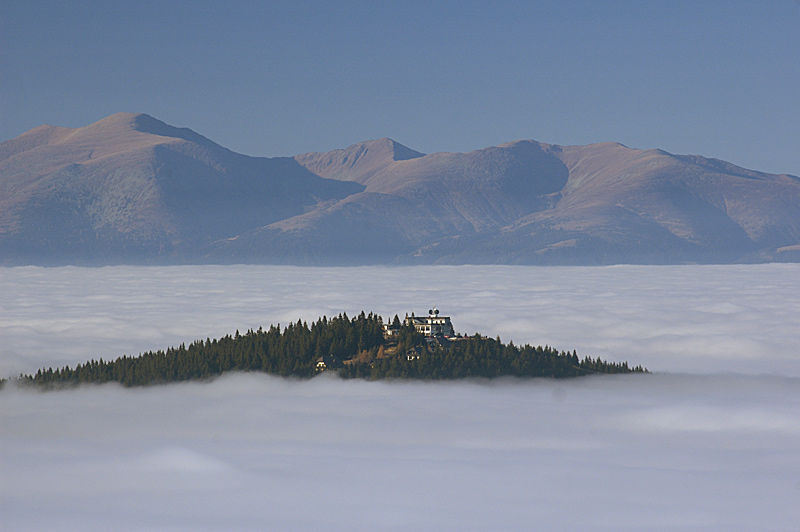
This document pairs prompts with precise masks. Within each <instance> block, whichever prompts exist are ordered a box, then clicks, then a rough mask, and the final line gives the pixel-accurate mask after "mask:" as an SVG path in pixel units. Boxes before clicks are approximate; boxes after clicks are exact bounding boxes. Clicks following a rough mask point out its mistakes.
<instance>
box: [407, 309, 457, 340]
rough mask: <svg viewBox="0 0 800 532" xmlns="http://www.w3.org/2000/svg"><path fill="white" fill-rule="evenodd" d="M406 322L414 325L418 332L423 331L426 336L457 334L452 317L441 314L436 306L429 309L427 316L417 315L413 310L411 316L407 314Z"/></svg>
mask: <svg viewBox="0 0 800 532" xmlns="http://www.w3.org/2000/svg"><path fill="white" fill-rule="evenodd" d="M405 323H406V325H413V326H414V329H416V331H417V332H418V333H422V334H424V335H425V336H445V337H450V336H455V334H456V333H455V331H453V324H452V323H450V317H449V316H440V315H439V311H438V310H436V307H434V308H433V310H429V311H428V315H427V316H415V315H414V313H413V312H412V313H411V316H409V315H408V314H406V319H405Z"/></svg>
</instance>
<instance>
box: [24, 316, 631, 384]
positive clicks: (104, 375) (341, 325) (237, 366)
mask: <svg viewBox="0 0 800 532" xmlns="http://www.w3.org/2000/svg"><path fill="white" fill-rule="evenodd" d="M395 320H397V317H395ZM389 353H391V354H389ZM408 353H413V354H415V355H418V358H416V357H414V356H412V357H411V358H412V359H411V360H409V357H408ZM319 361H324V363H325V365H326V367H327V368H336V370H337V371H339V373H340V374H341V375H342V376H343V377H345V378H368V379H384V378H399V379H402V378H411V379H460V378H466V377H488V378H491V377H499V376H503V375H514V376H520V377H557V378H561V377H575V376H579V375H588V374H592V373H629V372H642V371H646V370H645V369H644V368H641V367H636V368H629V367H628V365H627V363H624V362H623V363H609V362H604V361H602V360H600V359H596V360H592V359H590V358H584V359H583V360H579V359H578V357H577V354H576V353H575V352H573V353H571V354H570V353H567V352H558V351H556V350H554V349H551V348H549V347H544V348H542V347H531V346H529V345H525V346H523V347H517V346H515V345H514V344H513V343H509V344H503V343H501V342H500V340H499V339H497V340H493V339H488V338H483V337H481V336H479V335H476V336H474V337H471V338H466V339H462V340H459V341H453V342H446V341H443V342H442V344H435V345H428V342H427V341H426V339H425V338H424V337H423V336H422V335H420V334H418V333H416V332H415V331H414V329H413V327H406V326H403V327H402V328H401V329H400V332H399V334H398V335H397V338H396V339H395V340H393V341H392V343H391V345H390V344H388V343H387V341H386V340H385V339H384V337H383V320H382V318H381V317H380V316H378V315H375V314H373V313H370V314H365V313H364V312H362V313H361V314H359V315H358V316H357V317H355V318H352V319H351V318H348V316H347V315H346V314H340V315H339V316H336V317H334V318H330V319H329V318H327V317H324V316H323V317H322V318H320V319H319V320H317V321H316V322H314V323H312V324H311V325H310V326H309V325H308V324H307V323H306V322H303V321H298V322H297V323H292V324H289V325H288V326H286V327H285V328H283V329H281V328H280V327H279V326H274V325H273V326H271V327H270V328H269V329H267V330H263V329H262V328H259V329H258V330H257V331H254V330H249V331H247V332H246V333H245V334H239V331H236V334H235V335H233V336H231V335H228V336H225V337H223V338H220V339H216V340H211V339H206V340H198V341H196V342H194V343H192V344H190V345H189V346H186V345H184V344H181V345H180V346H179V347H177V348H169V349H167V350H166V351H163V350H159V351H150V352H147V353H143V354H141V355H139V356H122V357H119V358H117V359H116V360H112V361H105V360H103V359H100V360H91V361H89V362H86V363H85V364H78V365H77V366H75V367H74V368H71V367H70V366H65V367H63V368H57V369H52V368H47V369H42V370H39V371H37V372H36V374H34V375H20V378H19V381H20V382H22V383H28V384H32V385H42V386H45V387H52V386H63V385H77V384H82V383H105V382H118V383H120V384H122V385H124V386H141V385H148V384H159V383H168V382H179V381H187V380H202V379H211V378H213V377H215V376H218V375H220V374H222V373H225V372H229V371H260V372H265V373H269V374H272V375H280V376H283V377H298V378H309V377H311V376H313V375H314V374H315V373H317V371H318V368H317V363H318V362H319Z"/></svg>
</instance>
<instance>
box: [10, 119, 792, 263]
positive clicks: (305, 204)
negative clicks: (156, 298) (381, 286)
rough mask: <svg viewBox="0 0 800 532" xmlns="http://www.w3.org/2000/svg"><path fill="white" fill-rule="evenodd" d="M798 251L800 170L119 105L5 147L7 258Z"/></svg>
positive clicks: (645, 255) (698, 256) (658, 256)
mask: <svg viewBox="0 0 800 532" xmlns="http://www.w3.org/2000/svg"><path fill="white" fill-rule="evenodd" d="M765 261H792V262H797V261H800V178H798V177H795V176H791V175H775V174H767V173H763V172H757V171H752V170H747V169H744V168H740V167H738V166H735V165H733V164H730V163H727V162H725V161H721V160H718V159H710V158H705V157H701V156H696V155H673V154H670V153H667V152H665V151H662V150H657V149H654V150H638V149H631V148H628V147H626V146H623V145H621V144H618V143H612V142H606V143H600V144H591V145H586V146H557V145H552V144H543V143H540V142H536V141H533V140H521V141H515V142H509V143H506V144H501V145H499V146H493V147H489V148H484V149H480V150H475V151H471V152H468V153H433V154H428V155H426V154H423V153H420V152H417V151H414V150H412V149H410V148H407V147H405V146H403V145H402V144H399V143H398V142H395V141H393V140H391V139H388V138H383V139H378V140H370V141H365V142H360V143H358V144H354V145H352V146H350V147H348V148H345V149H341V150H335V151H332V152H328V153H307V154H303V155H297V156H295V157H276V158H266V157H249V156H245V155H241V154H237V153H234V152H232V151H230V150H228V149H226V148H223V147H222V146H220V145H218V144H216V143H214V142H212V141H211V140H209V139H207V138H205V137H203V136H202V135H199V134H197V133H195V132H193V131H191V130H189V129H185V128H176V127H172V126H169V125H167V124H165V123H163V122H161V121H159V120H157V119H155V118H152V117H150V116H148V115H144V114H131V113H118V114H115V115H112V116H109V117H107V118H104V119H102V120H100V121H98V122H95V123H94V124H91V125H88V126H85V127H81V128H75V129H72V128H64V127H56V126H40V127H38V128H35V129H33V130H31V131H29V132H27V133H24V134H23V135H21V136H19V137H17V138H15V139H11V140H8V141H6V142H3V143H2V144H0V264H3V265H17V264H39V265H64V264H76V265H103V264H204V263H214V264H229V263H259V264H262V263H263V264H303V265H354V264H434V263H435V264H490V263H491V264H576V265H577V264H616V263H637V264H661V263H697V262H699V263H734V262H765Z"/></svg>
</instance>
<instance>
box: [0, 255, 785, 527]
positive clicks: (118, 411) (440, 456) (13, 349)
mask: <svg viewBox="0 0 800 532" xmlns="http://www.w3.org/2000/svg"><path fill="white" fill-rule="evenodd" d="M0 287H2V294H3V297H2V300H0V340H2V341H0V369H2V373H3V374H4V375H13V374H17V373H19V372H20V371H26V372H29V371H35V370H36V369H37V368H39V367H41V366H47V365H52V366H59V365H63V364H65V363H69V364H74V363H76V362H82V361H85V360H87V359H89V358H100V357H103V358H113V357H116V356H119V355H120V354H124V353H127V354H136V353H138V352H141V351H143V350H147V349H156V348H162V347H166V346H169V345H176V344H178V343H180V342H190V341H192V340H193V339H195V338H205V337H208V336H210V337H217V336H220V335H223V334H227V333H232V332H233V331H235V330H236V329H237V328H238V329H240V330H245V329H247V328H250V327H253V328H257V327H258V326H262V325H264V326H266V325H269V324H270V323H277V322H280V323H284V324H285V323H287V322H288V321H290V320H292V321H294V320H296V319H298V318H303V319H308V320H311V319H315V318H316V317H317V316H319V315H322V314H327V315H332V314H336V313H339V312H342V311H346V312H348V313H349V314H351V313H355V312H358V311H360V310H361V309H364V310H367V311H369V310H374V311H376V312H378V313H380V314H381V315H384V316H387V317H388V316H393V315H394V314H395V313H400V314H401V315H402V313H404V312H406V311H411V310H414V311H415V312H418V313H420V312H427V309H428V308H430V306H432V305H434V304H436V305H438V307H439V308H440V309H442V311H443V312H446V313H447V314H449V315H451V316H452V317H453V320H454V323H455V326H456V329H457V330H458V331H460V332H467V333H471V332H474V331H476V330H477V331H481V332H483V333H485V334H489V335H492V336H494V335H500V336H501V337H502V338H503V339H504V340H513V341H514V342H515V343H523V342H530V343H535V344H539V343H542V344H545V343H546V344H550V345H553V346H556V347H559V348H564V349H573V348H575V349H577V350H578V352H579V354H581V355H590V356H593V357H594V356H598V355H599V356H601V357H603V358H609V359H612V360H628V361H629V362H631V363H634V364H639V363H642V364H645V365H647V366H648V367H650V368H651V369H653V370H657V371H668V372H684V374H677V373H672V374H669V373H662V374H655V375H628V376H612V377H592V378H583V379H576V380H565V381H550V380H528V381H516V380H505V379H501V380H497V381H491V382H485V381H484V382H461V383H387V382H378V383H370V382H363V381H340V380H338V379H336V378H335V377H331V376H329V375H322V376H320V377H317V378H315V379H313V380H311V381H306V382H298V381H292V380H282V379H276V378H273V377H269V376H266V375H261V374H247V375H242V374H234V375H227V376H224V377H222V378H220V379H218V380H216V381H214V382H212V383H182V384H176V385H169V386H160V387H150V388H137V389H123V388H120V387H118V386H116V385H107V386H89V387H84V388H80V389H77V390H70V391H61V392H50V393H40V392H36V391H31V390H20V389H16V388H15V387H13V386H10V387H6V388H5V389H4V390H2V391H0V515H2V516H3V517H2V519H3V528H4V530H9V531H34V530H36V531H40V530H64V531H70V530H81V531H90V532H91V531H101V530H120V531H126V530H170V531H184V530H185V531H190V530H191V531H212V530H213V531H223V530H224V531H230V530H248V531H249V530H254V531H255V530H300V531H304V530H308V531H318V530H348V531H359V530H364V531H374V530H387V531H395V530H396V531H401V530H403V531H404V530H435V531H443V530H458V531H462V530H526V531H527V530H534V529H535V530H545V531H561V530H564V531H568V530H569V531H572V530H584V531H621V530H636V531H667V530H668V531H673V530H693V531H694V530H702V531H726V532H729V531H733V532H736V531H743V532H744V531H748V532H749V531H752V530H770V531H784V530H785V531H790V530H791V531H794V530H796V526H797V522H800V510H798V508H800V457H798V453H797V450H798V449H800V378H798V377H800V360H798V358H799V355H798V352H797V346H798V345H800V308H798V306H800V266H798V265H760V266H724V267H717V266H697V267H695V266H684V267H629V266H621V267H612V268H559V269H549V268H514V267H453V268H450V267H443V268H435V267H431V268H427V267H422V268H354V269H335V268H325V269H318V268H282V267H228V268H226V267H185V268H184V267H181V268H129V267H115V268H102V269H94V270H86V269H78V268H59V269H41V268H14V269H0ZM734 372H738V373H739V374H738V375H736V374H733V373H734ZM685 373H694V375H692V374H685ZM763 373H767V374H772V375H761V374H763Z"/></svg>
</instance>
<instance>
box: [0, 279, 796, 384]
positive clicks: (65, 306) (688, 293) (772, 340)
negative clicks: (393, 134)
mask: <svg viewBox="0 0 800 532" xmlns="http://www.w3.org/2000/svg"><path fill="white" fill-rule="evenodd" d="M0 287H2V293H3V297H2V301H0V338H2V342H0V375H2V376H9V375H17V374H19V373H20V372H23V371H24V372H35V371H36V370H37V369H38V368H40V367H43V366H48V365H53V366H61V365H64V364H71V365H74V364H76V363H79V362H84V361H86V360H88V359H91V358H95V359H98V358H100V357H102V358H104V359H109V358H111V359H113V358H116V357H118V356H120V355H123V354H134V355H135V354H138V353H140V352H142V351H145V350H150V349H160V348H166V347H168V346H171V345H178V344H180V343H181V342H186V343H189V342H191V341H193V340H196V339H198V338H202V339H205V338H207V337H212V338H214V337H219V336H222V335H225V334H232V333H233V332H234V331H235V330H236V329H240V330H242V331H244V330H246V329H248V328H258V327H259V326H265V327H266V326H269V325H270V324H274V323H282V324H284V325H285V324H286V323H288V322H289V321H296V320H298V319H303V320H309V321H311V320H315V319H317V318H318V317H320V316H322V315H323V314H326V315H328V316H330V315H334V314H338V313H340V312H347V313H348V314H350V315H353V314H355V313H358V312H360V311H361V310H366V311H367V312H369V311H374V312H377V313H378V314H380V315H382V316H384V317H387V318H388V317H391V316H394V315H395V314H400V316H401V317H402V316H403V314H404V313H405V312H411V311H414V312H417V313H427V311H428V309H429V308H431V307H432V306H433V305H437V306H438V308H439V309H440V310H441V311H442V312H443V313H445V314H448V315H450V316H451V317H452V318H453V323H454V325H455V327H456V330H457V331H458V332H462V333H468V334H472V333H474V332H476V331H479V332H481V333H483V334H487V335H489V336H497V335H499V336H500V337H501V338H502V339H503V340H505V341H508V340H513V341H514V342H515V343H518V344H519V343H531V344H534V345H539V344H549V345H551V346H554V347H557V348H559V349H569V350H572V349H577V351H578V354H579V355H580V356H587V355H588V356H591V357H593V358H594V357H597V356H600V357H601V358H604V359H610V360H627V361H628V362H630V363H632V364H643V365H645V366H647V367H649V368H650V369H651V370H655V371H671V372H692V373H707V372H719V371H724V372H738V373H750V374H760V373H772V374H778V375H792V376H798V377H800V352H798V348H797V346H798V345H800V265H797V264H767V265H744V266H614V267H603V268H535V267H509V266H455V267H443V266H439V267H436V266H432V267H413V268H385V267H362V268H298V267H264V266H252V267H251V266H236V267H224V266H199V267H197V266H187V267H167V268H137V267H109V268H98V269H81V268H54V269H44V268H35V267H31V268H28V267H26V268H10V269H0Z"/></svg>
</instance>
